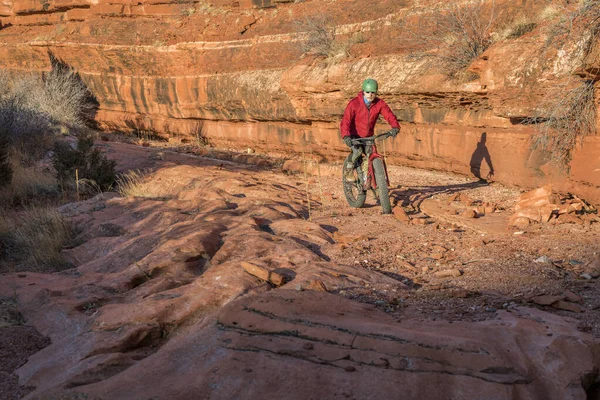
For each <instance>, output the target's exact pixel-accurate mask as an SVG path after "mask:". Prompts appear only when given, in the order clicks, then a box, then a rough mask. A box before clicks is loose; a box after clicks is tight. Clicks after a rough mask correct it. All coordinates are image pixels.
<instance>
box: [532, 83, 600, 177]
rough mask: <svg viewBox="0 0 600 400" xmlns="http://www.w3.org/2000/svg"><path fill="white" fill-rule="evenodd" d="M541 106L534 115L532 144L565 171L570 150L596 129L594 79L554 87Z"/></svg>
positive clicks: (570, 157) (568, 161)
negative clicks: (534, 129)
mask: <svg viewBox="0 0 600 400" xmlns="http://www.w3.org/2000/svg"><path fill="white" fill-rule="evenodd" d="M548 99H549V101H548V102H547V104H543V105H542V106H541V111H540V116H539V117H536V118H533V119H532V122H533V123H535V124H537V126H538V132H537V133H536V135H534V137H533V140H532V146H533V147H534V148H538V149H543V150H545V151H547V152H548V155H549V158H550V161H552V162H554V163H555V164H556V165H558V166H560V167H561V168H563V169H564V170H565V171H567V172H568V170H569V163H570V161H571V159H572V155H573V154H572V153H573V150H574V149H575V148H576V147H577V145H578V144H581V143H582V141H583V138H585V137H586V136H589V135H593V134H595V132H596V106H595V104H594V82H593V81H583V82H581V83H580V84H578V85H577V86H575V87H573V88H571V89H567V88H564V87H559V88H556V90H555V91H554V92H553V94H550V95H549V96H548Z"/></svg>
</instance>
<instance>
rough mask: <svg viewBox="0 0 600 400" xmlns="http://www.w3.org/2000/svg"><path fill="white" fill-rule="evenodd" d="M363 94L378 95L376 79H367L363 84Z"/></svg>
mask: <svg viewBox="0 0 600 400" xmlns="http://www.w3.org/2000/svg"><path fill="white" fill-rule="evenodd" d="M362 90H363V92H373V93H377V81H376V80H375V79H365V81H364V82H363V84H362Z"/></svg>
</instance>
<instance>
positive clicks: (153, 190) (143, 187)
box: [117, 170, 176, 200]
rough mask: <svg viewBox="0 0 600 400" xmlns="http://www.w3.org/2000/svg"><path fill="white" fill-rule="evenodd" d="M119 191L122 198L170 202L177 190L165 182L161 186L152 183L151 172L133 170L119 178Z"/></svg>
mask: <svg viewBox="0 0 600 400" xmlns="http://www.w3.org/2000/svg"><path fill="white" fill-rule="evenodd" d="M117 191H118V192H119V194H120V195H121V196H122V197H146V198H151V199H159V200H168V199H170V198H173V197H174V195H175V194H176V190H175V189H174V188H173V187H171V186H169V185H168V184H167V183H165V182H163V183H161V184H160V185H157V184H156V183H154V182H152V180H151V176H150V172H149V171H139V170H133V171H129V172H128V173H126V174H123V175H121V176H119V177H117Z"/></svg>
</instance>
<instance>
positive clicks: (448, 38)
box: [399, 0, 497, 78]
mask: <svg viewBox="0 0 600 400" xmlns="http://www.w3.org/2000/svg"><path fill="white" fill-rule="evenodd" d="M496 23H497V15H496V8H495V4H494V2H493V1H492V2H489V1H485V0H479V1H475V2H473V3H468V4H456V3H453V2H444V3H439V4H438V5H437V7H435V8H433V9H430V10H428V11H427V12H423V13H420V14H417V15H409V16H407V17H406V18H404V19H403V20H402V21H401V22H400V23H399V24H400V27H399V28H400V32H401V40H403V41H404V42H405V44H406V45H407V47H408V48H409V49H410V50H411V51H413V53H412V54H413V56H414V57H417V58H420V59H429V60H431V61H432V64H435V65H436V66H438V67H441V68H442V69H443V70H444V72H445V74H446V75H447V76H448V77H451V78H457V77H458V76H459V75H460V74H461V73H462V72H464V70H465V69H466V68H467V67H468V66H469V65H470V64H471V63H472V62H473V61H474V60H475V59H476V58H477V57H479V56H480V55H481V53H483V52H484V51H485V50H486V49H487V48H488V47H489V46H490V45H491V44H492V31H493V28H494V27H495V24H496Z"/></svg>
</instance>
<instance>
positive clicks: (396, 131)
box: [390, 128, 400, 137]
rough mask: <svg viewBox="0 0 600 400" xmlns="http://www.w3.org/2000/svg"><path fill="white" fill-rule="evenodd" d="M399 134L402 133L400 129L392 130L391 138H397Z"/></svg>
mask: <svg viewBox="0 0 600 400" xmlns="http://www.w3.org/2000/svg"><path fill="white" fill-rule="evenodd" d="M398 132H400V128H392V129H391V130H390V136H391V137H396V135H397V134H398Z"/></svg>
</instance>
